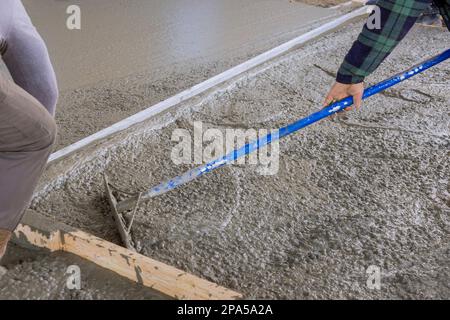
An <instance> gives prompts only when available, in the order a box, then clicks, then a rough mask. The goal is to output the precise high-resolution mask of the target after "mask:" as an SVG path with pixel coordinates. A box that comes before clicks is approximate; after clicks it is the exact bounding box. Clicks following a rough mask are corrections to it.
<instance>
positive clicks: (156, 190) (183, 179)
mask: <svg viewBox="0 0 450 320" xmlns="http://www.w3.org/2000/svg"><path fill="white" fill-rule="evenodd" d="M449 58H450V49H448V50H446V51H444V52H443V53H441V54H439V55H437V56H435V57H433V58H431V59H429V60H426V61H424V62H422V63H421V64H419V65H417V66H415V67H413V68H411V69H409V70H408V71H405V72H402V73H399V74H397V75H395V76H393V77H391V78H389V79H387V80H384V81H382V82H380V83H378V84H376V85H374V86H372V87H370V88H368V89H366V90H365V91H364V95H363V99H364V100H365V99H367V98H369V97H371V96H373V95H375V94H377V93H379V92H381V91H384V90H386V89H388V88H390V87H392V86H394V85H396V84H398V83H400V82H403V81H405V80H407V79H409V78H411V77H413V76H415V75H417V74H419V73H421V72H423V71H425V70H427V69H429V68H431V67H433V66H435V65H437V64H439V63H441V62H443V61H445V60H447V59H449ZM352 104H353V97H347V98H345V99H343V100H341V101H339V102H336V103H333V104H332V105H330V106H329V107H326V108H325V109H322V110H320V111H318V112H316V113H313V114H311V115H310V116H308V117H306V118H303V119H300V120H298V121H296V122H294V123H292V124H290V125H288V126H286V127H282V128H280V129H278V130H275V131H273V132H272V133H270V134H268V135H267V136H265V137H262V138H259V139H258V140H256V141H253V142H251V143H249V144H247V145H245V146H244V147H242V148H240V149H236V150H234V151H233V152H230V153H229V154H227V155H225V156H223V157H221V158H219V159H216V160H214V161H212V162H210V163H207V164H205V165H202V166H200V167H197V168H195V169H192V170H190V171H188V172H186V173H185V174H183V175H180V176H178V177H175V178H173V179H170V180H168V181H166V182H163V183H161V184H159V185H157V186H155V187H153V188H151V189H149V190H148V191H147V192H145V193H144V194H143V195H142V199H143V200H145V199H149V198H152V197H155V196H157V195H160V194H163V193H166V192H168V191H170V190H173V189H175V188H177V187H179V186H181V185H183V184H186V183H188V182H190V181H192V180H194V179H196V178H198V177H200V176H202V175H204V174H205V173H208V172H211V171H213V170H215V169H218V168H220V167H222V166H225V165H227V164H229V163H233V162H234V161H235V160H237V159H239V158H241V157H243V156H247V155H249V154H250V153H252V152H254V151H256V150H258V149H260V148H263V147H264V146H266V145H268V144H270V143H272V142H273V141H276V140H279V139H281V138H283V137H285V136H288V135H290V134H292V133H294V132H297V131H299V130H300V129H303V128H305V127H307V126H309V125H311V124H313V123H315V122H317V121H320V120H322V119H324V118H326V117H329V116H331V115H333V114H335V113H337V112H340V111H342V110H344V109H346V108H348V107H350V106H351V105H352ZM127 202H129V201H124V202H123V203H122V204H118V209H119V211H122V210H125V209H127V208H128V207H129V205H130V203H127Z"/></svg>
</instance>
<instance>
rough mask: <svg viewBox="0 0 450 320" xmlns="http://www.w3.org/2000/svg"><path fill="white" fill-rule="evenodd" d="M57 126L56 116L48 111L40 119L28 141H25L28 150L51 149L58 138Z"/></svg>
mask: <svg viewBox="0 0 450 320" xmlns="http://www.w3.org/2000/svg"><path fill="white" fill-rule="evenodd" d="M56 134H57V126H56V123H55V120H54V118H53V117H52V116H51V115H50V114H49V113H47V112H45V113H42V116H41V117H40V118H39V119H38V126H35V128H34V130H33V132H32V134H31V135H30V137H29V140H28V141H24V143H25V144H27V146H26V147H25V149H26V150H27V151H43V150H48V149H51V148H52V146H53V144H54V143H55V140H56Z"/></svg>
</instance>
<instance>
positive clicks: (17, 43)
mask: <svg viewBox="0 0 450 320" xmlns="http://www.w3.org/2000/svg"><path fill="white" fill-rule="evenodd" d="M0 1H4V0H0ZM10 2H11V3H12V4H11V5H12V6H13V8H11V9H12V10H11V14H12V16H13V19H12V20H11V24H10V26H8V28H9V29H8V31H7V32H5V35H4V37H5V39H4V40H5V41H6V45H7V48H6V52H5V54H4V55H3V61H4V62H5V64H6V66H7V67H8V70H9V72H10V73H11V76H12V78H13V79H14V82H15V83H16V84H17V85H18V86H19V87H21V88H22V89H24V90H25V91H26V92H28V93H29V94H31V95H32V96H33V97H35V98H36V99H37V100H38V101H39V102H40V103H41V104H42V105H43V106H44V107H45V108H46V109H47V110H48V112H50V114H52V115H54V113H55V107H56V102H57V99H58V86H57V82H56V77H55V72H54V70H53V66H52V64H51V62H50V58H49V55H48V51H47V47H46V45H45V43H44V41H43V40H42V38H41V36H40V35H39V33H38V32H37V30H36V28H35V27H34V26H33V23H32V22H31V19H30V17H29V16H28V14H27V12H26V11H25V8H24V6H23V5H22V2H21V1H19V0H13V1H10ZM0 10H1V9H0ZM0 16H1V15H0ZM0 31H1V30H0ZM0 34H1V33H0Z"/></svg>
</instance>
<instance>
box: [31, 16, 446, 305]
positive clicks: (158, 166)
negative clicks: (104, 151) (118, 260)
mask: <svg viewBox="0 0 450 320" xmlns="http://www.w3.org/2000/svg"><path fill="white" fill-rule="evenodd" d="M360 29H361V25H360V24H354V25H351V26H349V27H346V28H344V29H343V30H340V31H339V32H336V33H334V34H331V35H328V36H326V37H324V38H322V39H320V40H318V41H315V42H313V43H311V44H310V45H308V46H306V47H305V48H301V49H299V50H297V51H296V52H293V53H292V54H290V55H288V56H287V57H285V58H283V59H280V60H279V61H278V62H277V63H275V64H273V66H272V67H270V68H268V69H267V70H265V71H263V72H261V73H259V74H257V75H255V76H252V77H248V78H247V79H242V80H240V81H239V82H237V83H236V84H235V85H234V86H232V88H230V89H229V90H227V91H225V92H219V93H216V94H215V95H212V96H211V97H210V98H209V99H207V100H206V101H205V102H204V103H202V104H200V105H198V106H194V107H192V108H191V109H187V110H185V111H183V112H179V113H176V114H175V113H172V114H170V115H161V116H160V118H158V119H153V122H154V123H155V122H156V123H157V122H158V121H159V122H160V123H161V125H162V126H163V128H162V129H160V130H154V131H151V132H150V133H148V134H147V135H146V136H140V135H139V134H136V133H135V134H129V135H128V137H127V140H125V141H126V143H123V144H122V145H118V146H117V147H116V148H114V149H111V151H110V153H109V154H108V155H107V157H106V159H105V158H103V157H99V158H98V159H95V160H94V161H92V163H91V164H86V168H89V170H86V168H85V170H83V168H80V169H79V170H78V171H77V172H78V173H79V174H78V175H74V176H72V177H71V178H70V179H69V180H68V182H67V183H65V184H64V185H62V186H61V188H60V189H59V190H54V191H53V192H51V193H49V194H48V195H47V198H46V199H45V200H42V201H40V202H37V203H35V204H34V206H33V209H34V210H37V211H39V212H40V213H43V214H45V215H47V216H50V217H53V218H54V219H57V220H61V221H63V222H65V223H66V224H69V225H72V226H75V227H78V228H82V229H84V230H86V231H88V232H91V233H93V234H95V235H98V236H100V237H103V238H106V239H108V240H111V241H116V242H118V236H117V232H116V230H115V226H114V223H113V221H112V217H111V216H110V213H109V212H108V208H107V205H106V201H105V200H104V190H103V186H102V182H101V174H102V171H103V167H104V166H106V172H107V173H108V175H109V176H110V178H111V180H112V181H113V182H115V183H116V184H118V185H119V186H120V187H121V188H122V189H126V190H130V191H138V190H144V189H145V187H148V186H151V185H154V184H156V183H159V182H160V181H161V180H164V179H166V178H169V177H172V176H174V175H175V174H179V173H182V172H183V171H184V170H186V169H187V166H176V165H174V164H173V163H172V162H171V160H170V152H171V150H172V147H173V146H174V143H171V142H170V138H171V134H172V132H173V130H174V129H177V128H185V129H188V130H192V123H193V121H203V122H204V126H205V127H214V128H221V129H225V128H229V127H233V128H267V129H270V128H275V127H279V126H281V125H284V124H287V123H290V122H293V121H294V120H296V119H298V118H300V117H303V116H305V115H307V114H309V113H311V112H313V111H316V110H317V108H318V106H319V105H320V103H321V101H322V99H323V96H324V94H325V93H326V91H327V90H328V89H329V86H330V84H331V83H332V81H333V76H334V72H335V71H336V70H337V68H338V66H339V64H340V62H341V60H342V58H343V56H344V55H345V53H346V50H348V48H349V47H350V45H351V43H352V41H353V40H354V39H355V38H356V36H357V34H358V32H359V30H360ZM448 39H449V34H448V33H445V32H443V31H442V30H440V29H434V28H420V27H417V28H415V29H414V30H413V31H412V32H411V34H410V35H409V36H408V37H407V39H406V40H405V41H404V42H403V43H402V44H401V45H400V47H399V48H398V49H397V50H396V51H395V53H394V54H393V55H392V56H391V57H390V58H389V60H388V61H386V63H384V64H383V65H382V67H381V68H380V69H379V71H377V73H376V74H374V75H373V76H372V77H371V78H370V79H368V80H369V81H370V82H376V81H379V80H382V79H384V78H386V77H388V76H390V75H393V74H394V73H396V72H399V71H401V70H403V69H406V68H408V67H411V66H412V65H414V64H415V63H418V62H420V61H421V60H423V59H425V58H427V57H430V56H431V55H433V54H437V53H439V52H440V51H442V50H444V49H445V48H446V47H445V44H446V43H448ZM449 70H450V64H449V63H448V62H447V63H443V64H442V65H440V66H439V67H438V68H435V69H433V70H430V71H428V72H426V73H424V74H423V75H420V76H418V77H416V78H414V79H412V80H409V81H408V82H406V83H404V84H401V85H399V86H397V87H395V88H393V89H390V90H389V91H387V92H386V93H384V94H380V95H378V96H376V97H374V98H372V99H370V100H369V101H367V102H366V103H365V104H364V108H363V109H362V110H361V111H360V112H354V113H349V114H346V115H344V116H342V117H340V118H339V119H338V120H336V121H324V122H322V123H320V124H317V125H315V126H313V127H311V128H308V129H306V130H303V131H302V132H301V133H298V134H296V135H294V136H292V137H289V138H287V139H285V140H283V142H282V143H281V158H280V171H279V173H278V174H277V175H275V176H270V177H262V176H259V175H258V174H257V173H256V169H255V168H254V167H251V166H233V167H227V168H223V169H221V170H219V171H217V172H214V173H212V174H210V175H208V176H206V177H203V178H202V179H200V180H198V181H195V182H193V183H191V184H189V185H187V186H185V187H182V188H181V189H179V190H176V191H174V192H171V193H169V194H166V195H163V196H161V197H158V198H156V199H154V200H153V201H151V202H149V203H146V204H142V205H141V206H140V208H139V210H138V215H137V218H136V222H135V226H134V228H133V237H134V239H135V241H136V242H137V243H138V247H139V250H140V251H141V252H142V253H144V254H145V255H148V256H150V257H152V258H155V259H158V260H161V261H163V262H166V263H168V264H170V265H174V266H176V267H179V268H181V269H184V270H186V271H189V272H191V273H194V274H197V275H199V276H201V277H204V278H207V279H209V280H212V281H215V282H217V283H219V284H221V285H223V286H226V287H229V288H231V289H236V290H238V291H240V292H243V293H244V294H245V295H246V297H249V298H288V299H298V298H311V299H312V298H335V299H336V298H345V299H349V298H361V299H362V298H368V299H373V298H383V299H395V298H426V299H448V298H449V297H450V287H449V282H450V270H449V262H450V248H449V243H450V241H449V240H450V233H449V226H450V220H449V216H450V215H449V213H450V209H449V207H450V197H449V192H450V189H449V188H450V184H449V180H448V178H449V176H450V164H449V161H448V157H449V145H450V138H449V135H450V118H449V113H448V112H447V109H448V103H449V102H450V97H449V94H448V90H447V87H448V75H449ZM124 98H125V96H124ZM163 123H166V124H167V125H163ZM80 130H81V129H80ZM371 265H376V266H379V267H380V268H381V270H382V275H381V281H382V282H381V290H370V289H368V288H367V286H366V280H367V275H366V269H367V268H368V267H369V266H371Z"/></svg>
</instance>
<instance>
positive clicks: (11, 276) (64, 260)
mask: <svg viewBox="0 0 450 320" xmlns="http://www.w3.org/2000/svg"><path fill="white" fill-rule="evenodd" d="M2 265H3V267H2V266H0V300H16V299H20V300H23V299H26V300H55V299H56V300H92V299H95V300H99V299H100V300H101V299H114V300H115V299H119V300H126V299H130V300H135V299H136V300H159V299H167V297H165V296H163V295H161V294H159V293H157V292H155V291H154V290H152V289H150V288H146V287H143V286H140V285H138V284H135V283H133V282H131V281H128V280H127V279H124V278H122V277H120V276H118V275H116V274H114V273H113V272H110V271H108V270H104V269H101V268H99V267H97V266H96V265H94V264H93V263H89V262H87V261H85V260H82V259H80V258H79V257H76V256H73V255H70V254H67V253H53V254H47V253H45V252H41V251H31V250H27V249H23V248H20V247H18V246H14V245H13V246H10V248H9V250H8V253H7V255H6V256H5V258H4V259H3V260H2ZM73 265H76V266H78V267H79V268H80V271H81V289H80V290H69V289H68V288H67V284H66V283H67V279H68V277H69V276H70V275H69V274H68V273H67V270H68V268H69V266H73ZM2 270H3V271H2Z"/></svg>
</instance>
